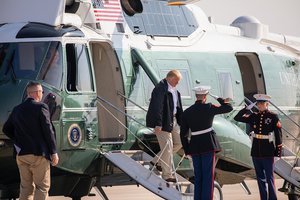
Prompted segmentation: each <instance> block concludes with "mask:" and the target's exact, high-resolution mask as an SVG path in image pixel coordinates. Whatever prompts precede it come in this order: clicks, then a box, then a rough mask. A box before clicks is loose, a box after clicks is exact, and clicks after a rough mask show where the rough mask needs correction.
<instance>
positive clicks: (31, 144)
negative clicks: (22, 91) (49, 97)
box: [3, 98, 56, 160]
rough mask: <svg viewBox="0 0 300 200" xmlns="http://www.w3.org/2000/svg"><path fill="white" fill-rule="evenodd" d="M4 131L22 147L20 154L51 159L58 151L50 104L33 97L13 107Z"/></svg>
mask: <svg viewBox="0 0 300 200" xmlns="http://www.w3.org/2000/svg"><path fill="white" fill-rule="evenodd" d="M3 132H4V133H5V134H6V135H7V136H8V137H9V138H11V139H12V140H13V141H14V144H16V145H17V146H18V147H19V148H21V151H20V152H19V154H18V155H27V154H34V155H36V156H45V157H46V158H47V159H49V160H50V155H51V154H54V153H56V144H55V135H54V134H55V133H54V131H53V128H52V124H51V121H50V116H49V109H48V106H47V105H46V104H44V103H41V102H36V101H34V100H33V99H32V98H28V99H26V100H25V101H24V102H23V103H21V104H20V105H18V106H16V107H15V108H14V109H13V111H12V113H11V114H10V116H9V118H8V120H7V121H6V122H5V124H4V126H3Z"/></svg>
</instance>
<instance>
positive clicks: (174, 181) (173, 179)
mask: <svg viewBox="0 0 300 200" xmlns="http://www.w3.org/2000/svg"><path fill="white" fill-rule="evenodd" d="M166 181H167V182H173V183H176V178H167V179H166Z"/></svg>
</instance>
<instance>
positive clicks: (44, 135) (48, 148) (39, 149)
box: [3, 82, 59, 200]
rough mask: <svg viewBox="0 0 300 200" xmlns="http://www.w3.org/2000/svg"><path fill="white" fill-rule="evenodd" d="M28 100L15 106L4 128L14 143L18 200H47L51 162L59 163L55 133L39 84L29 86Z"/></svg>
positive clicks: (53, 163) (32, 83)
mask: <svg viewBox="0 0 300 200" xmlns="http://www.w3.org/2000/svg"><path fill="white" fill-rule="evenodd" d="M27 96H28V98H27V99H26V100H25V101H24V102H23V103H21V104H20V105H18V106H16V107H15V108H14V109H13V111H12V113H11V115H10V116H9V118H8V120H7V121H6V122H5V124H4V126H3V132H4V133H5V134H6V135H7V136H8V137H9V138H11V139H12V140H13V141H14V146H15V151H16V153H17V156H16V159H17V164H18V168H19V172H20V178H21V185H20V200H23V199H31V198H33V197H34V199H41V200H43V199H46V198H47V196H48V191H49V189H50V164H49V163H50V162H49V161H51V164H52V165H53V166H55V165H56V164H57V163H58V159H59V158H58V155H57V153H56V144H55V137H54V131H53V128H52V124H51V121H50V114H49V110H48V106H47V105H46V104H44V103H41V102H40V101H41V100H42V97H43V88H42V86H41V84H39V83H35V82H30V83H29V84H28V86H27Z"/></svg>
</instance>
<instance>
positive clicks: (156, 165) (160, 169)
mask: <svg viewBox="0 0 300 200" xmlns="http://www.w3.org/2000/svg"><path fill="white" fill-rule="evenodd" d="M150 164H151V165H153V166H155V167H156V169H157V170H158V171H160V172H161V171H162V167H161V166H160V165H158V164H157V163H156V164H154V162H152V161H150Z"/></svg>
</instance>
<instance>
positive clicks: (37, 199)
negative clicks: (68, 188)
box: [17, 154, 50, 200]
mask: <svg viewBox="0 0 300 200" xmlns="http://www.w3.org/2000/svg"><path fill="white" fill-rule="evenodd" d="M17 164H18V168H19V172H20V178H21V184H20V197H19V198H20V200H32V199H34V200H44V199H47V197H48V191H49V189H50V162H49V160H47V159H46V158H45V157H43V156H35V155H31V154H30V155H22V156H17Z"/></svg>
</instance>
